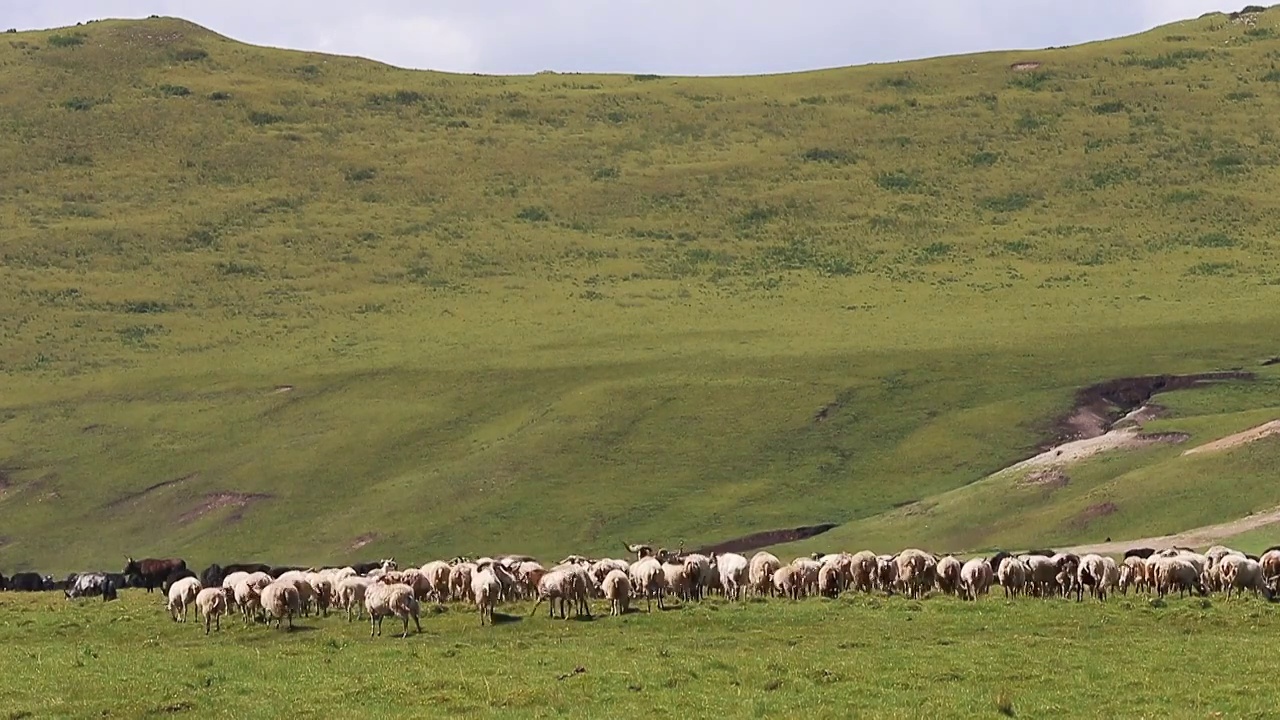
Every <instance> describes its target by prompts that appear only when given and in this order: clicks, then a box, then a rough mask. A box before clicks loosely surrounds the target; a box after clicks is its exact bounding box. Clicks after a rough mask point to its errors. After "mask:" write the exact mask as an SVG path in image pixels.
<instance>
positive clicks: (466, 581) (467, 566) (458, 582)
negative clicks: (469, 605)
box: [449, 562, 476, 600]
mask: <svg viewBox="0 0 1280 720" xmlns="http://www.w3.org/2000/svg"><path fill="white" fill-rule="evenodd" d="M475 571H476V565H475V563H472V562H461V563H458V564H457V565H454V566H453V567H452V568H450V570H449V594H450V595H451V596H452V597H453V599H454V600H463V599H466V598H471V597H472V594H471V576H472V574H474V573H475Z"/></svg>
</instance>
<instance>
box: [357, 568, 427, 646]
mask: <svg viewBox="0 0 1280 720" xmlns="http://www.w3.org/2000/svg"><path fill="white" fill-rule="evenodd" d="M389 572H394V571H389ZM383 574H384V575H386V573H383ZM364 609H365V610H366V611H367V612H368V613H369V637H374V636H375V635H378V636H381V635H382V620H383V618H388V617H391V616H392V615H394V616H396V617H398V618H400V620H401V622H403V623H404V632H402V633H401V634H400V637H402V638H407V637H409V618H413V624H414V626H415V627H416V628H417V629H418V632H422V623H421V622H419V621H418V612H419V609H420V608H419V605H418V599H417V598H415V597H414V596H413V588H411V587H409V586H408V585H405V584H404V583H384V582H381V581H379V582H372V583H369V586H368V587H367V588H365V591H364Z"/></svg>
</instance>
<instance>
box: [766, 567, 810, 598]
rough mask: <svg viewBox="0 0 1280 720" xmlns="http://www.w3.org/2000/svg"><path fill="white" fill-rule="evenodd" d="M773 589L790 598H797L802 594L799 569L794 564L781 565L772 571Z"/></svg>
mask: <svg viewBox="0 0 1280 720" xmlns="http://www.w3.org/2000/svg"><path fill="white" fill-rule="evenodd" d="M772 582H773V589H774V591H775V592H777V593H778V594H779V595H781V596H782V597H785V598H789V599H791V600H799V599H800V597H801V595H803V594H804V588H803V583H802V581H801V572H800V569H799V568H797V567H796V566H794V565H783V566H782V567H780V568H778V569H777V570H775V571H774V573H773V580H772Z"/></svg>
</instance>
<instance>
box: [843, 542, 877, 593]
mask: <svg viewBox="0 0 1280 720" xmlns="http://www.w3.org/2000/svg"><path fill="white" fill-rule="evenodd" d="M849 568H850V573H851V574H852V579H851V582H852V585H853V587H854V589H855V590H858V591H861V592H865V593H869V592H871V588H872V584H873V583H874V581H875V575H876V554H875V553H873V552H871V551H870V550H860V551H858V552H856V553H854V554H853V557H851V558H849Z"/></svg>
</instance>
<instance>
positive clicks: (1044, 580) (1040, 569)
mask: <svg viewBox="0 0 1280 720" xmlns="http://www.w3.org/2000/svg"><path fill="white" fill-rule="evenodd" d="M1018 559H1019V560H1021V561H1023V562H1024V563H1026V564H1027V569H1028V570H1029V571H1030V572H1029V573H1028V575H1027V585H1028V586H1030V587H1031V588H1032V590H1033V591H1034V592H1035V593H1036V595H1039V596H1040V597H1049V595H1050V594H1051V593H1053V592H1055V591H1056V590H1057V588H1058V574H1059V570H1058V566H1057V565H1056V564H1055V563H1054V562H1053V560H1051V559H1050V558H1048V557H1045V556H1044V555H1019V556H1018Z"/></svg>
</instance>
